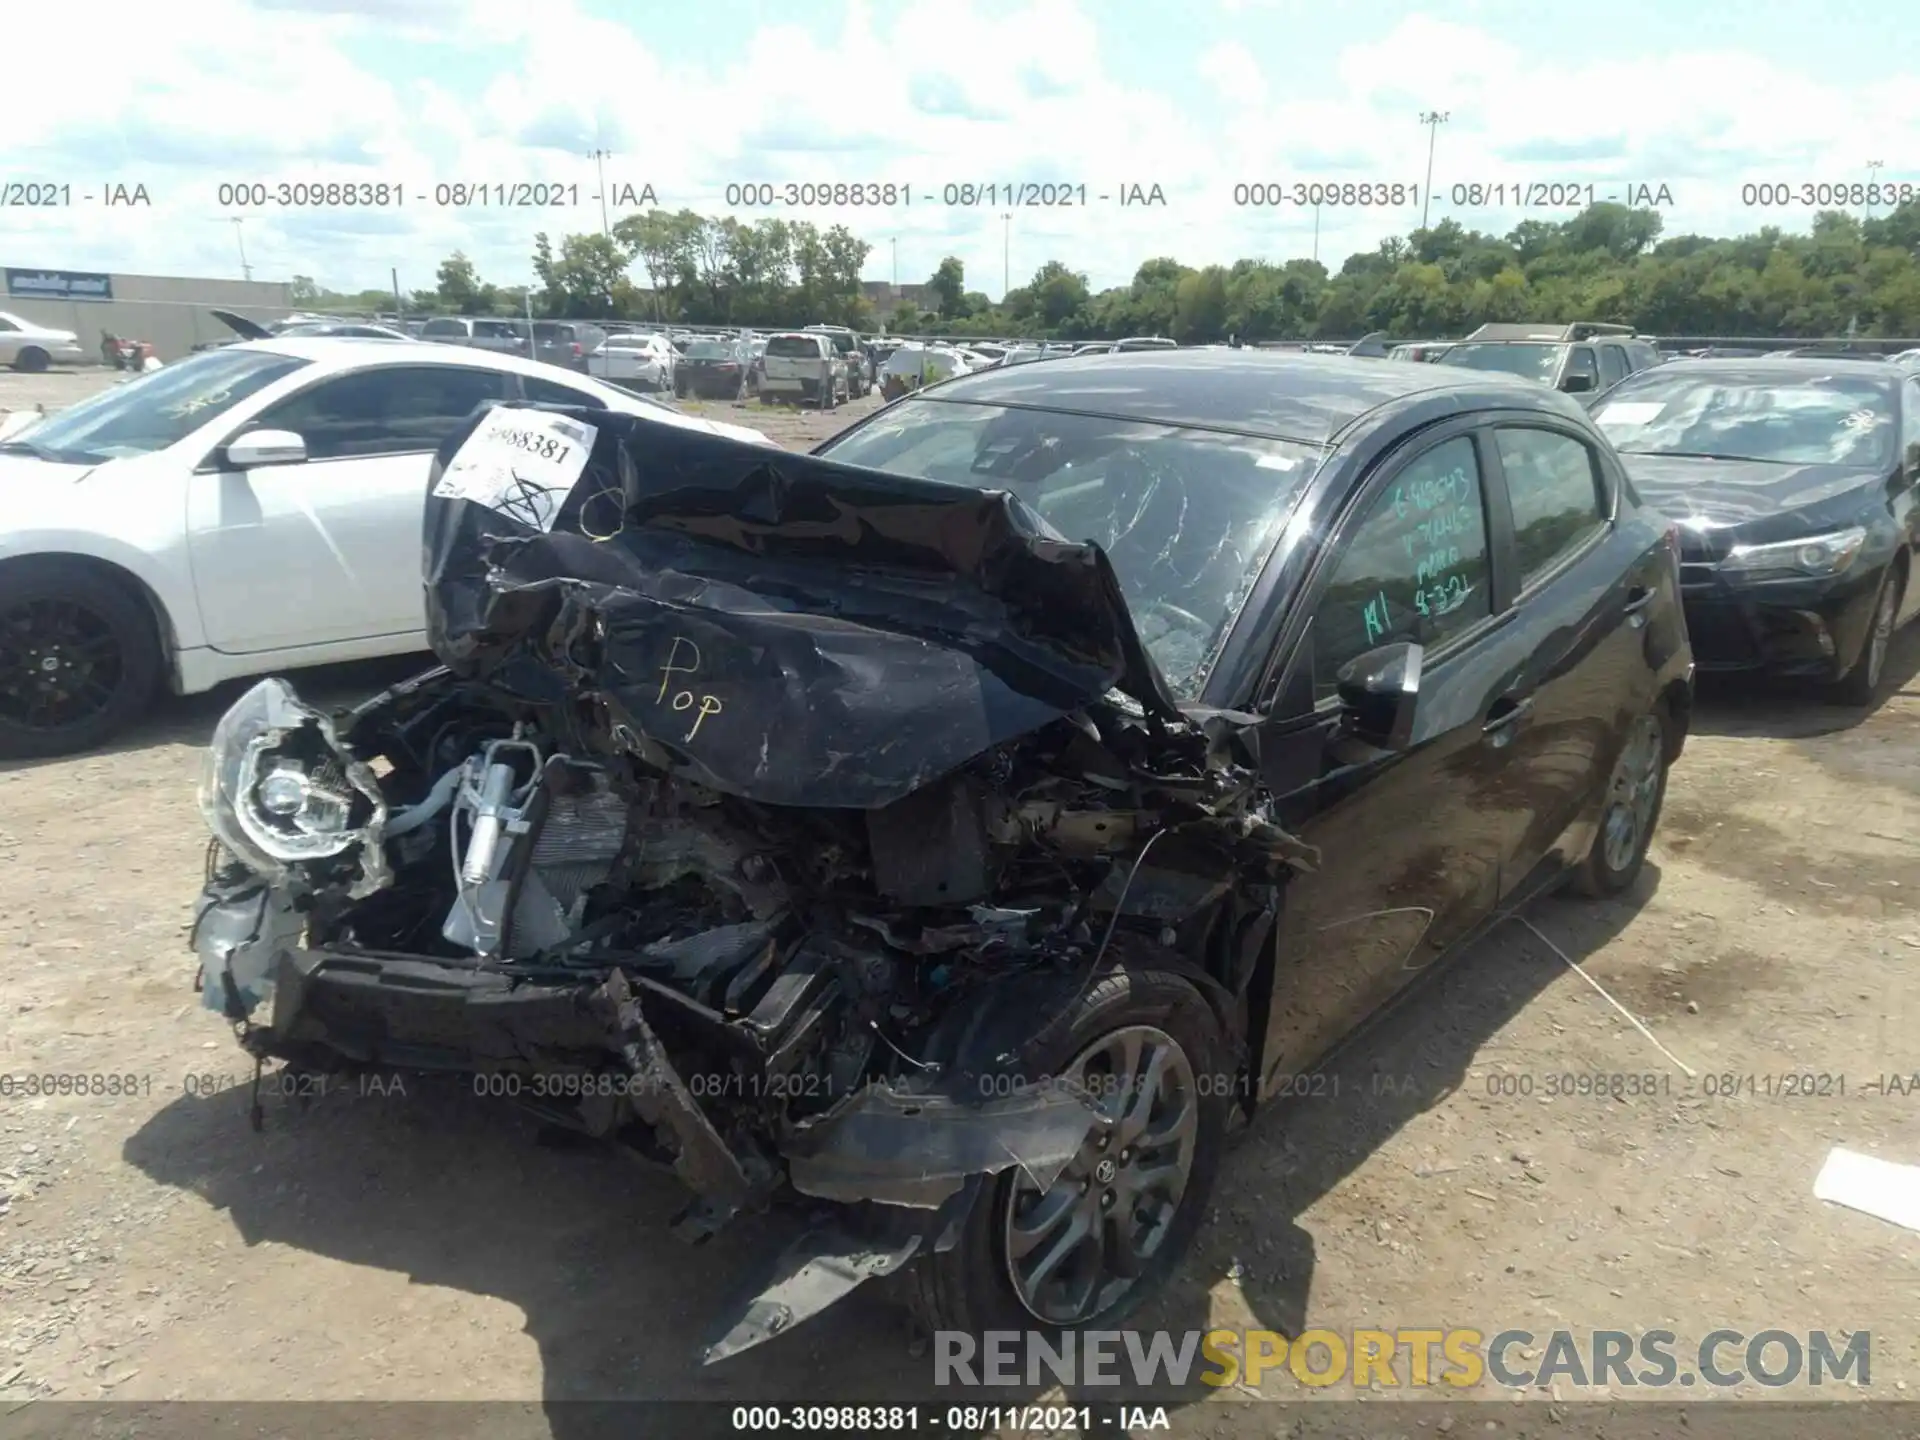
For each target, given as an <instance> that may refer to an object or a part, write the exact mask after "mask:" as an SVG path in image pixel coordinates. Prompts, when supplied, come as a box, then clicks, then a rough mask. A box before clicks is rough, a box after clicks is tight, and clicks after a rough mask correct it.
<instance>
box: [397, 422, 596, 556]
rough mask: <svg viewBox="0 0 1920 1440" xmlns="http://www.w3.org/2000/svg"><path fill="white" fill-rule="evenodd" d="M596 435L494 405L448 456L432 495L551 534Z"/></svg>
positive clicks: (578, 425)
mask: <svg viewBox="0 0 1920 1440" xmlns="http://www.w3.org/2000/svg"><path fill="white" fill-rule="evenodd" d="M599 433H600V432H599V431H598V430H597V429H596V428H595V427H594V426H592V425H583V424H581V423H580V422H579V421H578V420H570V419H568V418H567V417H566V416H565V415H554V414H550V413H549V412H547V411H544V410H514V409H508V408H505V407H502V406H495V407H494V408H493V409H492V410H489V411H488V412H487V414H486V418H485V419H483V420H482V421H481V422H480V423H479V425H477V426H476V427H475V428H474V432H473V433H472V434H471V435H469V436H468V437H467V438H466V442H465V443H464V444H463V445H461V447H460V448H459V450H457V451H456V452H454V456H453V459H452V460H451V461H449V462H448V464H447V468H446V470H445V471H444V472H442V474H441V476H440V483H439V484H438V485H436V486H434V487H433V493H434V494H435V495H437V496H438V497H440V498H441V499H443V500H471V501H474V502H475V503H476V504H480V505H485V506H486V507H487V508H488V509H490V510H498V511H499V512H500V513H501V514H502V515H505V516H508V517H509V518H511V519H514V520H518V521H519V522H520V523H521V524H523V525H531V526H532V527H533V528H534V529H536V530H551V529H552V528H553V522H554V520H555V518H556V517H557V516H558V515H559V514H560V507H561V506H562V505H563V504H565V503H566V499H567V495H568V494H569V493H570V492H571V491H572V489H573V487H574V482H576V481H577V480H579V478H580V472H581V471H582V470H584V469H586V468H587V457H588V456H589V455H591V454H592V453H593V441H594V437H595V436H596V435H598V434H599Z"/></svg>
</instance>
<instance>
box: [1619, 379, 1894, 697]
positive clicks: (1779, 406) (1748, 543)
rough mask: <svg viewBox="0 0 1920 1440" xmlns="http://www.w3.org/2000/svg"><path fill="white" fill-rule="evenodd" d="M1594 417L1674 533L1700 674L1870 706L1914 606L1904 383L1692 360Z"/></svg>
mask: <svg viewBox="0 0 1920 1440" xmlns="http://www.w3.org/2000/svg"><path fill="white" fill-rule="evenodd" d="M1595 420H1596V421H1597V422H1598V424H1599V425H1600V427H1601V429H1603V430H1604V431H1606V432H1607V434H1608V435H1609V436H1610V437H1611V438H1612V440H1613V442H1614V443H1615V445H1616V446H1618V447H1619V450H1620V453H1621V456H1622V458H1623V459H1624V461H1625V462H1626V466H1627V471H1628V473H1629V474H1630V475H1631V476H1632V477H1633V483H1634V487H1635V488H1636V489H1637V490H1638V491H1639V493H1640V494H1641V496H1642V497H1643V498H1645V500H1646V501H1647V502H1648V503H1649V504H1651V505H1653V506H1654V507H1655V508H1657V509H1659V510H1661V511H1663V512H1665V513H1666V514H1667V515H1669V516H1671V517H1672V518H1673V519H1675V520H1676V521H1678V522H1679V523H1680V526H1681V535H1682V550H1681V559H1682V562H1683V563H1682V594H1683V595H1684V597H1685V601H1686V608H1687V624H1688V627H1689V629H1690V630H1691V632H1692V635H1693V644H1694V647H1695V650H1696V651H1697V653H1698V657H1699V661H1700V666H1701V668H1702V669H1713V670H1766V671H1771V672H1775V673H1780V674H1787V675H1798V676H1807V677H1810V678H1813V679H1816V680H1822V681H1830V682H1833V683H1834V684H1835V686H1836V687H1837V693H1838V696H1839V698H1840V699H1842V700H1844V701H1846V702H1848V703H1851V704H1857V705H1864V704H1868V703H1870V702H1871V701H1872V700H1873V699H1874V697H1875V696H1876V695H1877V693H1878V691H1879V688H1880V681H1881V676H1882V671H1883V670H1884V668H1885V663H1886V655H1887V645H1888V641H1889V640H1890V638H1891V637H1892V634H1893V631H1894V629H1895V628H1896V627H1897V626H1898V625H1900V624H1902V623H1904V622H1905V621H1906V620H1908V619H1910V618H1911V617H1912V616H1913V614H1914V612H1915V610H1916V608H1920V587H1915V586H1913V585H1910V584H1909V583H1908V582H1909V577H1910V576H1911V574H1912V567H1913V550H1914V544H1915V539H1916V532H1917V530H1920V510H1916V507H1915V504H1914V482H1915V480H1916V478H1920V379H1916V378H1914V377H1913V376H1911V375H1909V374H1907V373H1905V372H1903V371H1902V370H1901V369H1899V368H1898V367H1896V366H1894V365H1890V364H1886V363H1883V362H1879V361H1868V360H1854V359H1846V360H1835V359H1832V358H1817V357H1797V358H1777V357H1768V358H1765V359H1751V360H1695V361H1689V362H1688V363H1687V364H1685V365H1676V366H1673V367H1670V368H1662V369H1660V370H1656V371H1649V372H1647V373H1646V374H1643V375H1636V376H1634V377H1632V378H1631V379H1629V380H1627V381H1626V382H1625V383H1624V384H1622V385H1620V386H1619V387H1617V388H1616V389H1615V390H1614V391H1613V392H1612V393H1611V394H1609V395H1608V396H1607V397H1606V399H1605V402H1604V403H1603V404H1601V405H1600V406H1598V407H1597V408H1596V411H1595Z"/></svg>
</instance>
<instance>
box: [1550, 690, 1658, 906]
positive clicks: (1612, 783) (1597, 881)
mask: <svg viewBox="0 0 1920 1440" xmlns="http://www.w3.org/2000/svg"><path fill="white" fill-rule="evenodd" d="M1667 753H1668V750H1667V719H1666V711H1665V709H1664V707H1662V706H1659V705H1656V706H1655V707H1654V708H1653V709H1652V710H1650V711H1648V712H1647V713H1646V714H1645V715H1642V716H1641V717H1640V718H1639V719H1638V720H1636V721H1634V723H1633V725H1632V727H1631V728H1630V729H1629V730H1628V731H1627V743H1626V744H1625V745H1624V746H1622V747H1621V750H1620V758H1619V759H1618V760H1616V761H1615V762H1614V765H1613V773H1612V775H1611V776H1609V777H1608V780H1607V796H1606V800H1605V808H1604V809H1603V810H1602V811H1601V813H1600V831H1599V833H1598V834H1597V835H1595V836H1594V837H1593V847H1592V848H1591V849H1590V850H1588V851H1587V856H1586V859H1585V860H1583V861H1581V863H1580V867H1579V868H1578V869H1577V870H1575V871H1574V872H1573V888H1574V889H1575V890H1577V891H1579V893H1580V894H1582V895H1585V896H1587V897H1588V898H1589V899H1594V900H1603V899H1606V898H1607V897H1608V896H1612V895H1618V894H1620V893H1621V892H1622V891H1623V890H1625V889H1626V888H1627V887H1628V886H1630V885H1632V884H1633V882H1634V881H1635V880H1636V879H1638V878H1639V875H1640V869H1641V867H1642V866H1643V865H1645V864H1646V860H1647V849H1648V847H1649V846H1651V845H1652V844H1653V831H1654V827H1655V826H1656V825H1658V824H1659V823H1660V806H1661V804H1662V802H1664V800H1665V799H1666V794H1667Z"/></svg>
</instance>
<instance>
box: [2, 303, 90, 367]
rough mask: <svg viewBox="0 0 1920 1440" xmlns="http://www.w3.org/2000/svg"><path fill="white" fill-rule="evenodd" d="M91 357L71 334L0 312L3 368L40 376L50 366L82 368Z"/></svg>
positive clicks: (70, 332) (76, 337)
mask: <svg viewBox="0 0 1920 1440" xmlns="http://www.w3.org/2000/svg"><path fill="white" fill-rule="evenodd" d="M97 358H99V357H97V356H90V355H88V354H87V352H86V350H85V349H83V348H82V347H81V344H80V337H79V336H78V335H76V334H74V333H73V331H71V330H55V329H53V328H51V327H50V326H46V325H39V324H36V323H35V322H33V321H32V320H23V319H21V318H20V317H19V316H18V315H10V314H8V313H7V312H6V311H4V310H0V365H11V366H12V367H13V368H14V369H16V370H26V371H29V372H37V371H41V370H44V369H46V368H47V366H49V365H79V364H82V363H83V362H85V361H87V360H91V359H97Z"/></svg>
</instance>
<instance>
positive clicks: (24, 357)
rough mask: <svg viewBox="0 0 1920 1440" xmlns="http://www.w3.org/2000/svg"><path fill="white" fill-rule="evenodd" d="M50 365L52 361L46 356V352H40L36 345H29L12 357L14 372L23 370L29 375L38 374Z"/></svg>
mask: <svg viewBox="0 0 1920 1440" xmlns="http://www.w3.org/2000/svg"><path fill="white" fill-rule="evenodd" d="M51 363H52V361H51V359H50V357H49V356H48V355H47V352H46V351H44V350H42V349H41V348H40V347H39V346H38V345H29V346H27V347H26V348H25V349H23V350H21V352H20V353H19V354H18V355H16V356H14V357H13V368H14V369H16V370H24V371H26V372H27V374H29V375H38V374H40V373H41V372H42V371H44V370H45V369H46V368H47V366H48V365H49V364H51Z"/></svg>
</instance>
